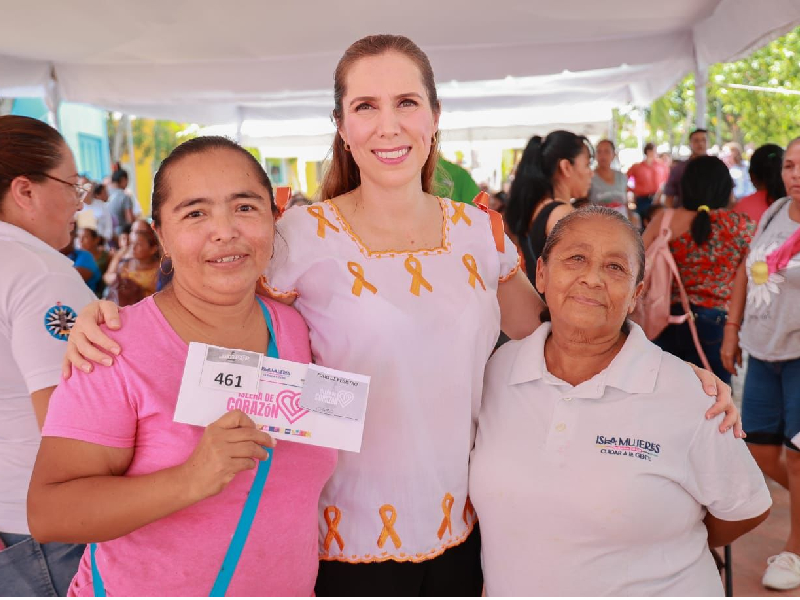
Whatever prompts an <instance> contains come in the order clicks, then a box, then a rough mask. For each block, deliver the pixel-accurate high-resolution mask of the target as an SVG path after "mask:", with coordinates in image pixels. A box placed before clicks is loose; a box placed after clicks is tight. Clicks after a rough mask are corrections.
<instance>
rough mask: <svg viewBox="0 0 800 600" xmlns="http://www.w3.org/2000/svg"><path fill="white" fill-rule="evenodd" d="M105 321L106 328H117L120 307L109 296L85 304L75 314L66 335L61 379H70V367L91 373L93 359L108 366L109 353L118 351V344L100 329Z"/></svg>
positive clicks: (111, 359)
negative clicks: (76, 317)
mask: <svg viewBox="0 0 800 600" xmlns="http://www.w3.org/2000/svg"><path fill="white" fill-rule="evenodd" d="M103 324H105V325H106V326H107V327H108V328H109V329H119V328H120V320H119V307H118V306H117V305H116V304H114V303H113V302H109V301H108V300H98V301H96V302H92V303H91V304H89V305H88V306H86V307H85V308H84V309H83V310H82V311H81V312H80V314H79V315H78V319H77V320H76V321H75V324H74V325H73V326H72V329H71V330H70V332H69V338H68V339H67V353H66V356H65V357H64V363H63V365H62V367H61V372H62V375H63V376H64V379H69V376H70V375H71V374H72V367H73V366H75V367H77V368H78V369H80V370H81V371H84V372H86V373H91V372H92V369H93V368H94V367H93V365H92V362H95V363H99V364H102V365H105V366H107V367H108V366H111V364H112V363H113V362H114V360H113V358H112V357H111V355H117V354H119V353H120V352H121V348H120V347H119V344H117V342H115V341H114V340H113V339H111V338H110V337H108V336H107V335H106V334H105V333H103V331H102V330H101V329H100V325H103Z"/></svg>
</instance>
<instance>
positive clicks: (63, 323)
mask: <svg viewBox="0 0 800 600" xmlns="http://www.w3.org/2000/svg"><path fill="white" fill-rule="evenodd" d="M77 318H78V314H77V313H76V312H75V311H74V310H72V309H71V308H70V307H69V306H64V305H63V304H61V302H57V303H56V305H55V306H53V307H52V308H50V309H49V310H48V311H47V312H46V313H45V315H44V326H45V329H47V333H49V334H50V335H52V336H53V337H54V338H56V339H57V340H61V341H66V339H67V338H68V337H69V331H70V329H72V326H73V325H74V324H75V319H77Z"/></svg>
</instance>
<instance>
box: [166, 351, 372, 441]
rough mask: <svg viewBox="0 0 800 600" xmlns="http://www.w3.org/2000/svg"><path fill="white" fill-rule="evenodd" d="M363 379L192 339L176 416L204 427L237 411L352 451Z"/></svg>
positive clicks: (360, 419)
mask: <svg viewBox="0 0 800 600" xmlns="http://www.w3.org/2000/svg"><path fill="white" fill-rule="evenodd" d="M369 382H370V378H369V377H368V376H366V375H357V374H355V373H347V372H345V371H337V370H335V369H328V368H326V367H320V366H317V365H306V364H302V363H296V362H292V361H288V360H281V359H278V358H269V357H267V356H264V355H263V354H260V353H258V352H249V351H247V350H232V349H230V348H220V347H219V346H211V345H208V344H200V343H197V342H192V343H191V344H189V354H188V356H187V357H186V366H185V367H184V369H183V379H182V380H181V389H180V393H179V395H178V403H177V405H176V407H175V416H174V420H175V421H176V422H178V423H188V424H190V425H201V426H206V425H209V424H211V423H213V422H214V421H216V420H217V419H219V418H220V417H221V416H222V415H224V414H225V413H227V412H229V411H232V410H236V409H238V410H241V411H242V412H244V413H246V414H247V415H248V416H249V417H250V418H251V419H253V421H255V422H256V423H257V424H259V425H261V426H263V430H264V431H266V432H267V433H269V434H270V435H271V436H272V437H274V438H276V439H279V440H289V441H292V442H298V443H301V444H312V445H314V446H325V447H327V448H337V449H341V450H350V451H351V452H358V451H360V450H361V438H362V436H363V433H364V415H365V413H366V410H367V396H368V393H369Z"/></svg>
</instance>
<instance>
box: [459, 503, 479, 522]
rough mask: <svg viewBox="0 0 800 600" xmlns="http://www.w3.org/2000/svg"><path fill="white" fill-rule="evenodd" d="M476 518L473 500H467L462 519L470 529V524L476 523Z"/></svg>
mask: <svg viewBox="0 0 800 600" xmlns="http://www.w3.org/2000/svg"><path fill="white" fill-rule="evenodd" d="M475 516H476V515H475V508H474V507H473V506H472V500H470V499H469V498H467V501H466V503H465V504H464V512H463V513H461V518H462V519H464V523H466V524H467V527H469V525H470V522H471V521H474V519H475Z"/></svg>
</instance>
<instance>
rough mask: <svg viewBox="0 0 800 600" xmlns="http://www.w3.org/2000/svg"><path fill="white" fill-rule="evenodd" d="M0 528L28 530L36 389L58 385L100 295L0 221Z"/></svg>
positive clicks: (38, 243)
mask: <svg viewBox="0 0 800 600" xmlns="http://www.w3.org/2000/svg"><path fill="white" fill-rule="evenodd" d="M0 256H2V257H3V260H2V261H0V531H2V532H5V533H17V534H26V533H28V519H27V513H26V509H25V499H26V496H27V494H28V484H29V482H30V478H31V471H32V470H33V463H34V460H35V459H36V452H37V451H38V450H39V442H40V440H41V436H40V434H39V426H38V424H37V423H36V416H35V414H34V412H33V404H32V403H31V394H32V393H33V392H35V391H38V390H42V389H45V388H48V387H51V386H54V385H56V384H58V382H59V380H60V378H61V361H62V360H63V358H64V352H65V351H66V348H67V347H66V344H65V343H64V342H65V341H66V339H67V334H68V333H69V329H70V328H71V327H72V324H73V323H74V322H75V317H76V316H77V311H79V310H80V309H82V308H83V307H84V306H86V305H87V304H89V302H91V301H92V300H96V297H95V296H94V294H92V291H91V290H90V289H89V288H88V287H87V285H86V284H85V283H84V282H83V279H81V276H80V275H79V274H78V272H77V271H76V270H75V268H74V267H73V266H72V261H71V260H70V259H68V258H67V257H66V256H64V255H63V254H61V253H60V252H59V251H58V250H55V249H54V248H51V247H50V246H48V245H47V244H46V243H44V242H43V241H42V240H40V239H39V238H37V237H35V236H33V235H31V234H30V233H28V232H27V231H25V230H23V229H20V228H19V227H15V226H14V225H11V224H9V223H5V222H2V221H0Z"/></svg>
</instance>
